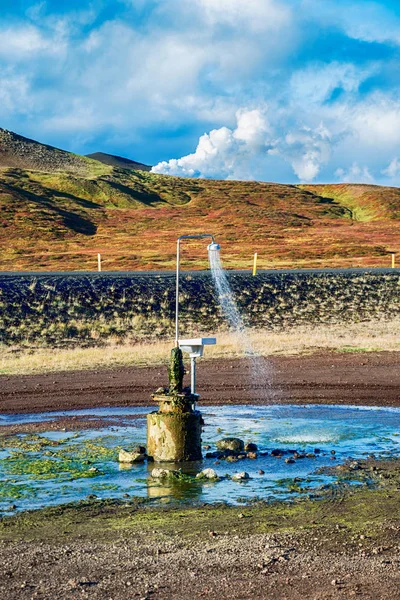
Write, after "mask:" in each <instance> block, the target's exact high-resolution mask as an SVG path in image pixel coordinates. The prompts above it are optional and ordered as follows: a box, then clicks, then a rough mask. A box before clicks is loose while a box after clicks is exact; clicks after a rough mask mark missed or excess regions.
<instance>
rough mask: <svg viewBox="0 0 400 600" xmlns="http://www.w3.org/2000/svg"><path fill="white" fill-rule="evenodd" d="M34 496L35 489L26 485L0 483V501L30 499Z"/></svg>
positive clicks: (7, 482) (8, 482)
mask: <svg viewBox="0 0 400 600" xmlns="http://www.w3.org/2000/svg"><path fill="white" fill-rule="evenodd" d="M35 494H36V487H34V486H32V485H29V484H26V483H12V482H10V481H9V480H8V481H0V500H3V501H12V500H20V499H22V498H32V497H33V496H34V495H35Z"/></svg>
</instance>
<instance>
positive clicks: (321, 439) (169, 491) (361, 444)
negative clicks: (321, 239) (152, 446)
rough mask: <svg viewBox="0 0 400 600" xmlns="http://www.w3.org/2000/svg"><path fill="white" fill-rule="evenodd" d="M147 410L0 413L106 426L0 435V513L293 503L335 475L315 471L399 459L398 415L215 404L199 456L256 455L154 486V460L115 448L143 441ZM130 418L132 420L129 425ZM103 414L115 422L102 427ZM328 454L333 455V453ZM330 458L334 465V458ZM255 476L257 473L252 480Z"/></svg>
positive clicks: (11, 421)
mask: <svg viewBox="0 0 400 600" xmlns="http://www.w3.org/2000/svg"><path fill="white" fill-rule="evenodd" d="M149 410H154V407H152V408H150V407H149V408H147V409H146V408H143V407H139V408H131V409H129V408H119V409H118V408H114V409H112V408H103V409H88V410H79V411H66V412H52V413H43V414H36V415H2V416H0V432H1V426H2V425H3V426H4V425H15V424H19V425H21V424H28V423H34V422H36V423H37V422H43V421H52V420H54V419H57V418H60V417H71V416H84V417H86V418H87V419H90V418H93V419H95V420H96V422H97V423H98V421H99V419H100V420H101V419H104V420H106V421H107V426H106V427H104V428H100V429H99V428H98V427H96V428H94V429H85V430H82V431H73V432H68V431H49V432H47V433H41V434H40V435H38V434H28V433H27V434H18V435H2V436H0V511H1V512H2V513H3V514H11V513H12V512H15V511H22V510H26V509H32V508H41V507H44V506H50V505H57V504H61V503H66V502H72V501H77V500H82V499H85V498H87V497H88V496H89V497H93V496H96V497H97V498H101V499H105V498H124V497H128V496H127V495H129V496H130V497H132V496H139V497H144V498H152V499H157V500H159V501H160V502H168V501H171V500H173V501H185V502H187V501H189V502H193V501H199V502H221V501H223V502H227V503H229V504H238V503H241V502H248V501H252V500H255V499H263V500H268V499H271V498H294V497H296V495H298V494H299V493H305V492H306V493H307V494H312V493H313V490H315V489H316V488H318V487H320V486H321V485H324V484H327V483H332V482H334V481H335V478H334V477H330V476H327V475H321V474H317V473H316V471H317V469H319V468H320V467H323V466H332V465H336V464H338V463H340V462H344V461H345V460H346V459H348V458H349V457H352V458H354V459H357V458H365V457H366V456H368V455H370V454H374V455H375V456H376V457H377V458H385V457H397V456H398V455H399V442H400V437H399V433H400V409H396V408H366V407H365V408H364V407H362V408H360V407H351V406H350V407H339V406H277V405H272V406H221V407H202V412H203V416H204V419H205V423H206V424H205V427H204V433H203V444H204V445H207V446H210V448H208V449H206V450H204V451H203V452H204V455H205V454H206V452H212V451H214V450H215V443H216V441H217V440H219V439H221V438H223V437H232V436H234V437H239V438H241V439H242V440H243V441H244V442H250V441H251V442H254V443H256V444H257V446H258V449H259V451H260V452H261V453H268V454H266V455H260V456H259V457H258V458H257V459H256V460H252V459H248V458H246V459H244V460H239V461H238V462H228V461H226V460H221V461H219V464H215V462H216V459H215V458H205V459H204V460H203V461H202V462H199V463H188V464H179V465H170V464H167V465H164V464H163V465H159V466H163V467H164V466H165V467H166V468H175V469H179V468H180V469H182V472H183V473H184V474H187V475H189V477H183V478H182V480H180V481H173V482H168V483H162V482H160V481H157V480H154V479H152V478H151V476H150V473H151V470H152V469H153V468H154V466H155V465H154V463H148V464H147V463H144V464H137V465H136V464H135V465H132V466H122V465H120V464H119V463H118V460H117V459H118V452H119V450H120V448H126V449H129V448H131V447H132V446H135V445H137V444H145V441H146V418H145V414H146V412H148V411H149ZM133 415H135V416H136V417H137V418H135V419H132V416H133ZM110 418H112V419H113V420H114V422H115V424H113V425H112V426H110V425H109V423H110ZM274 449H281V450H283V451H286V452H290V451H294V450H297V451H298V452H299V453H312V454H314V453H315V451H317V453H316V454H315V457H308V458H307V457H306V458H303V459H301V460H296V461H295V462H294V463H293V464H287V463H285V457H287V456H290V454H284V455H283V456H282V457H280V458H278V457H274V456H271V451H272V450H274ZM332 451H334V453H335V454H332ZM333 456H334V460H332V457H333ZM209 467H211V468H213V469H215V470H216V472H217V474H218V475H219V476H221V477H222V478H223V479H221V480H220V481H218V482H215V483H212V482H201V481H199V480H197V481H196V480H193V479H192V478H191V477H190V475H194V474H196V473H198V472H199V471H201V470H202V469H204V468H209ZM240 471H246V472H247V473H248V474H249V476H250V479H249V480H247V481H246V482H243V483H240V482H235V481H232V480H231V479H229V478H225V476H226V475H227V476H232V475H233V474H234V473H237V472H240ZM259 471H264V473H263V474H260V473H259Z"/></svg>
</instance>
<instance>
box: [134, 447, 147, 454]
mask: <svg viewBox="0 0 400 600" xmlns="http://www.w3.org/2000/svg"><path fill="white" fill-rule="evenodd" d="M132 452H137V454H146V448H145V446H135V447H134V448H133V450H132Z"/></svg>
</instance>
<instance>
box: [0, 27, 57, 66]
mask: <svg viewBox="0 0 400 600" xmlns="http://www.w3.org/2000/svg"><path fill="white" fill-rule="evenodd" d="M49 50H51V45H50V41H49V40H47V39H46V38H45V37H44V36H43V35H42V34H41V32H40V31H39V30H38V29H37V28H36V27H33V26H27V27H19V28H8V29H2V30H1V31H0V56H6V57H7V56H9V57H11V58H12V57H13V58H19V57H23V56H28V57H30V58H31V57H32V53H34V54H36V53H38V52H43V51H49Z"/></svg>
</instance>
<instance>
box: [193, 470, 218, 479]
mask: <svg viewBox="0 0 400 600" xmlns="http://www.w3.org/2000/svg"><path fill="white" fill-rule="evenodd" d="M196 479H218V475H217V473H216V471H214V469H203V470H202V471H201V473H197V475H196Z"/></svg>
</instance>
